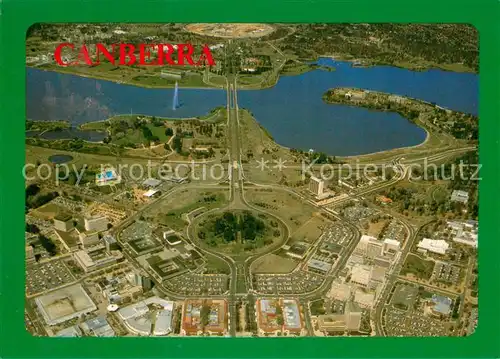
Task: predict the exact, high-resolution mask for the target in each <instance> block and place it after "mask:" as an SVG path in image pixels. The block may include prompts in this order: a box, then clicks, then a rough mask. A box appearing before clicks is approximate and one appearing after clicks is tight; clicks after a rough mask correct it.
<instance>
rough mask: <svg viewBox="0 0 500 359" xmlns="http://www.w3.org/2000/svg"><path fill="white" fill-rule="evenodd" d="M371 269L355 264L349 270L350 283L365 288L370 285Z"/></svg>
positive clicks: (367, 266)
mask: <svg viewBox="0 0 500 359" xmlns="http://www.w3.org/2000/svg"><path fill="white" fill-rule="evenodd" d="M371 273H372V267H371V266H369V265H364V264H355V265H354V266H353V267H352V270H351V283H352V284H355V285H357V286H360V287H362V288H367V287H368V284H369V283H370V278H371Z"/></svg>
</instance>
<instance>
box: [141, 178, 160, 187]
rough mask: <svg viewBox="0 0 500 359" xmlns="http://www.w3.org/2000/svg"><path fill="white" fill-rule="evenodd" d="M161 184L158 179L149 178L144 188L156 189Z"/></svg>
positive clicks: (144, 183) (143, 183)
mask: <svg viewBox="0 0 500 359" xmlns="http://www.w3.org/2000/svg"><path fill="white" fill-rule="evenodd" d="M160 184H161V181H160V180H158V179H156V178H148V179H147V180H145V181H144V182H142V185H143V186H148V187H156V186H159V185H160Z"/></svg>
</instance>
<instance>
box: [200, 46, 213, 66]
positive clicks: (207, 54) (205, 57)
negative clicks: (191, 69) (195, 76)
mask: <svg viewBox="0 0 500 359" xmlns="http://www.w3.org/2000/svg"><path fill="white" fill-rule="evenodd" d="M207 62H208V66H213V65H215V61H214V58H213V57H212V52H211V51H210V48H209V47H208V45H205V46H203V49H202V50H201V55H200V59H199V60H198V62H197V63H196V65H197V66H200V65H206V64H207Z"/></svg>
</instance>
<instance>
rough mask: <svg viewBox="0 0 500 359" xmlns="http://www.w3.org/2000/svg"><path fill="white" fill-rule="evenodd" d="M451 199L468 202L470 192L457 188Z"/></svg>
mask: <svg viewBox="0 0 500 359" xmlns="http://www.w3.org/2000/svg"><path fill="white" fill-rule="evenodd" d="M451 201H452V202H460V203H467V202H468V201H469V194H468V193H467V192H465V191H459V190H455V191H453V192H452V194H451Z"/></svg>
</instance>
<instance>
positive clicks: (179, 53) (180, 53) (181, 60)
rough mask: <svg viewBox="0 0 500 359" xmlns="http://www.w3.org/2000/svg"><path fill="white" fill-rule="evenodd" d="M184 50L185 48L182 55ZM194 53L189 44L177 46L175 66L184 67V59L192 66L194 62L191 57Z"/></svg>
mask: <svg viewBox="0 0 500 359" xmlns="http://www.w3.org/2000/svg"><path fill="white" fill-rule="evenodd" d="M184 48H187V53H186V54H185V53H184ZM193 52H194V48H193V45H191V44H179V45H177V56H178V59H177V65H181V66H182V65H184V58H186V60H187V62H188V64H189V65H194V61H193V59H192V58H191V55H192V54H193Z"/></svg>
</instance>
